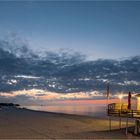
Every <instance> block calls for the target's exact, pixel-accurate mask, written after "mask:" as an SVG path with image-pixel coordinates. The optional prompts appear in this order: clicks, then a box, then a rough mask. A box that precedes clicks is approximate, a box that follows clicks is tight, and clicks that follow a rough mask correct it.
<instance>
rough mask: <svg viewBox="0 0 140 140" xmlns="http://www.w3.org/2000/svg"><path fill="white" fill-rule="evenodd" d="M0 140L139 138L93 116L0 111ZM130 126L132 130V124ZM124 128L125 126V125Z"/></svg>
mask: <svg viewBox="0 0 140 140" xmlns="http://www.w3.org/2000/svg"><path fill="white" fill-rule="evenodd" d="M0 116H1V117H0V139H11V138H13V139H44V138H45V139H52V138H53V139H88V138H92V139H93V138H94V139H116V138H117V139H122V138H123V139H128V138H129V139H130V137H131V138H139V137H138V136H134V135H132V134H131V133H128V135H125V129H124V128H122V130H118V122H117V121H114V120H113V121H112V122H113V123H112V131H111V132H109V128H108V120H103V119H100V118H95V117H91V116H81V115H73V114H64V113H54V112H45V111H35V110H29V109H26V108H7V109H2V110H0ZM129 126H131V125H130V124H129ZM122 127H125V123H124V122H122Z"/></svg>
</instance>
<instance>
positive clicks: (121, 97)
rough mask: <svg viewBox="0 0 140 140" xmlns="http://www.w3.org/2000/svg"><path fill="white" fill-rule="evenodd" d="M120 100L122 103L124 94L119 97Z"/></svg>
mask: <svg viewBox="0 0 140 140" xmlns="http://www.w3.org/2000/svg"><path fill="white" fill-rule="evenodd" d="M118 98H119V99H120V103H121V102H122V99H123V94H119V95H118Z"/></svg>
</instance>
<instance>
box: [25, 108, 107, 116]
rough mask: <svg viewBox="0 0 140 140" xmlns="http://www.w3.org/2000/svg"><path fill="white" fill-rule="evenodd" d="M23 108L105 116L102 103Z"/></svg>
mask: <svg viewBox="0 0 140 140" xmlns="http://www.w3.org/2000/svg"><path fill="white" fill-rule="evenodd" d="M24 107H25V108H28V109H31V110H39V111H48V112H57V113H65V114H76V115H86V116H94V117H100V118H105V117H107V116H106V108H107V107H106V106H105V105H104V106H103V105H87V106H77V105H73V106H64V105H63V106H24Z"/></svg>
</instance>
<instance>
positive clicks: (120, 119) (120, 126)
mask: <svg viewBox="0 0 140 140" xmlns="http://www.w3.org/2000/svg"><path fill="white" fill-rule="evenodd" d="M119 129H121V117H120V120H119Z"/></svg>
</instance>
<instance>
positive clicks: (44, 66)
mask: <svg viewBox="0 0 140 140" xmlns="http://www.w3.org/2000/svg"><path fill="white" fill-rule="evenodd" d="M17 40H18V39H14V40H10V41H6V40H0V91H1V93H2V96H3V97H4V96H7V95H8V96H9V97H12V96H13V98H14V99H15V98H16V99H17V98H18V99H19V98H22V97H23V96H25V97H27V98H28V97H29V99H30V100H34V99H36V98H37V99H38V100H43V99H44V100H53V99H55V100H59V99H72V100H73V99H95V97H96V99H97V97H99V98H100V97H104V96H105V95H106V85H107V83H110V88H111V93H112V94H116V93H117V92H126V93H127V92H128V91H131V92H134V93H136V92H139V91H140V86H139V85H140V57H139V56H135V57H131V58H128V59H122V60H110V59H108V60H107V59H99V60H96V61H87V60H85V57H84V56H83V55H81V54H79V53H72V52H71V51H70V52H69V51H64V50H63V51H62V52H60V53H58V54H57V53H53V52H45V53H44V54H42V55H41V53H40V54H39V55H38V54H36V53H33V52H32V50H30V49H28V45H26V43H25V42H24V43H23V42H22V41H20V40H19V41H17ZM33 89H38V90H41V91H35V92H34V91H32V90H33ZM24 91H25V92H27V91H28V92H27V93H28V94H26V93H24ZM46 91H47V93H46ZM95 91H96V92H95ZM13 92H14V94H13ZM40 92H41V93H40ZM6 93H7V94H6ZM20 93H22V94H21V95H22V96H20V97H19V95H20ZM4 94H5V95H4ZM30 96H31V98H30ZM32 97H33V99H32Z"/></svg>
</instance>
